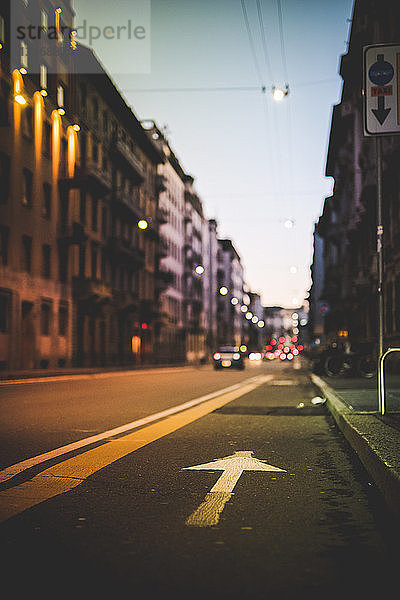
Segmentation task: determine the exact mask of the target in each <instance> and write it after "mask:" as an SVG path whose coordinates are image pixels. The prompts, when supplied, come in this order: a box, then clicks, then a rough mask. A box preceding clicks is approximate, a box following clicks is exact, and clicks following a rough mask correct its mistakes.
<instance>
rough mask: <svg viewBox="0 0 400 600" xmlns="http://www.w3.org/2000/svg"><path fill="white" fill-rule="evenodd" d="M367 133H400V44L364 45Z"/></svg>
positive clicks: (365, 120)
mask: <svg viewBox="0 0 400 600" xmlns="http://www.w3.org/2000/svg"><path fill="white" fill-rule="evenodd" d="M363 93H364V135H372V136H375V135H393V134H396V133H400V46H399V45H395V44H376V45H374V46H365V47H364V90H363Z"/></svg>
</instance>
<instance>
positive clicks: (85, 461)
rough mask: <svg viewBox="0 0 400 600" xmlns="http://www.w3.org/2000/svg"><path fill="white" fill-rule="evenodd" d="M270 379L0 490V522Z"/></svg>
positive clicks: (111, 442)
mask: <svg viewBox="0 0 400 600" xmlns="http://www.w3.org/2000/svg"><path fill="white" fill-rule="evenodd" d="M270 379H272V375H265V376H262V377H259V378H257V380H256V381H254V382H253V383H249V384H247V385H244V386H242V387H240V388H239V389H237V390H233V391H231V392H228V393H227V394H223V395H222V396H218V397H217V398H214V399H212V400H209V401H207V402H204V403H203V404H201V405H199V406H195V407H193V408H190V409H188V410H185V411H183V412H181V413H179V414H176V415H173V416H171V417H168V418H167V419H165V420H163V421H160V422H157V423H154V424H152V425H149V426H148V427H145V428H143V429H140V430H139V431H135V432H132V433H130V434H128V435H125V436H123V437H120V438H118V439H116V440H111V441H109V442H107V443H106V444H104V445H102V446H99V447H97V448H92V449H91V450H88V451H87V452H84V453H82V454H79V455H78V456H74V457H72V458H69V459H67V460H64V461H63V462H61V463H59V464H57V465H54V466H52V467H49V468H48V469H46V470H45V471H42V472H41V473H39V474H38V475H36V476H34V477H33V478H32V479H31V480H29V481H26V482H24V483H21V484H20V485H17V486H15V487H13V488H11V489H8V490H4V491H2V492H0V522H1V521H5V520H6V519H9V518H10V517H13V516H15V515H17V514H19V513H21V512H23V511H24V510H27V509H28V508H31V507H33V506H36V505H37V504H40V503H41V502H44V501H46V500H49V499H50V498H54V497H55V496H58V495H60V494H65V493H66V492H69V491H70V490H72V489H74V488H75V487H77V486H78V485H80V484H81V483H83V482H84V481H85V479H86V478H87V477H89V476H90V475H93V473H96V471H99V470H100V469H103V468H104V467H106V466H108V465H110V464H112V463H113V462H115V461H117V460H119V459H121V458H123V457H124V456H127V455H128V454H130V453H131V452H134V451H135V450H138V449H139V448H142V447H143V446H146V445H147V444H150V443H151V442H154V441H155V440H158V439H160V438H162V437H164V436H166V435H168V434H170V433H172V432H174V431H176V430H177V429H180V428H181V427H184V426H185V425H188V424H189V423H192V422H193V421H196V420H197V419H199V418H200V417H203V416H205V415H206V414H208V413H210V412H211V411H213V410H216V409H217V408H220V407H221V406H224V405H225V404H227V403H228V402H232V400H235V399H236V398H239V397H240V396H243V395H244V394H247V393H249V392H251V391H252V390H254V389H256V388H257V387H259V386H260V385H262V384H264V383H266V382H267V381H269V380H270Z"/></svg>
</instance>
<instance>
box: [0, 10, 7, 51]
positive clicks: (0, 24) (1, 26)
mask: <svg viewBox="0 0 400 600" xmlns="http://www.w3.org/2000/svg"><path fill="white" fill-rule="evenodd" d="M5 41H6V39H5V22H4V18H3V17H2V16H1V15H0V42H1V43H2V44H4V42H5Z"/></svg>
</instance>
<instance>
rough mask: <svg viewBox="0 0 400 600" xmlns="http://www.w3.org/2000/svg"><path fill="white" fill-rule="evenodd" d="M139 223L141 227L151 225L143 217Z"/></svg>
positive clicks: (145, 227) (144, 227)
mask: <svg viewBox="0 0 400 600" xmlns="http://www.w3.org/2000/svg"><path fill="white" fill-rule="evenodd" d="M137 225H138V227H139V229H147V228H148V226H149V224H148V222H147V221H146V220H145V219H141V220H140V221H139V222H138V224H137Z"/></svg>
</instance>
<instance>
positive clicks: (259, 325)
mask: <svg viewBox="0 0 400 600" xmlns="http://www.w3.org/2000/svg"><path fill="white" fill-rule="evenodd" d="M257 325H258V327H260V329H261V328H262V327H264V326H265V323H264V321H258V323H257Z"/></svg>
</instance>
